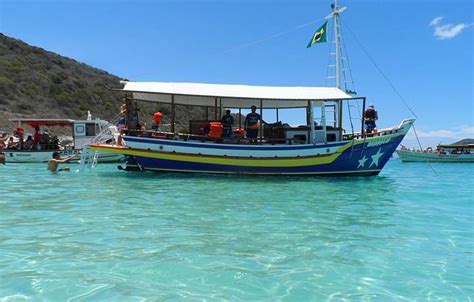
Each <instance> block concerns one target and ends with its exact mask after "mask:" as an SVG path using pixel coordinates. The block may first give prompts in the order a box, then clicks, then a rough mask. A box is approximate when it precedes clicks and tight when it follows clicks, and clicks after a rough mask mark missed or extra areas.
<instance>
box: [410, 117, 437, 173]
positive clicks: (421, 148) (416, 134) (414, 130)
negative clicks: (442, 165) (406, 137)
mask: <svg viewBox="0 0 474 302" xmlns="http://www.w3.org/2000/svg"><path fill="white" fill-rule="evenodd" d="M412 127H413V132H414V133H415V137H416V140H417V141H418V146H420V151H423V147H422V146H421V142H420V139H419V138H418V133H416V129H415V124H413V125H412ZM426 162H427V163H428V165H429V166H430V168H431V170H433V172H434V174H436V175H439V174H438V172H436V170H435V169H434V168H433V166H432V165H431V162H430V161H429V160H428V159H427V160H426Z"/></svg>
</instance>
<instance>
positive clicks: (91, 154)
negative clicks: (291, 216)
mask: <svg viewBox="0 0 474 302" xmlns="http://www.w3.org/2000/svg"><path fill="white" fill-rule="evenodd" d="M98 158H99V152H97V151H92V150H90V149H89V146H84V147H83V148H82V153H81V161H80V165H79V171H81V172H82V171H84V170H85V168H86V167H87V168H88V169H89V170H90V169H92V168H95V167H96V166H97V159H98Z"/></svg>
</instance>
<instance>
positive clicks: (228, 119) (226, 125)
mask: <svg viewBox="0 0 474 302" xmlns="http://www.w3.org/2000/svg"><path fill="white" fill-rule="evenodd" d="M221 122H222V126H223V134H222V136H224V137H230V136H232V126H233V125H234V117H233V116H232V115H230V110H226V111H225V115H224V116H223V117H222V119H221Z"/></svg>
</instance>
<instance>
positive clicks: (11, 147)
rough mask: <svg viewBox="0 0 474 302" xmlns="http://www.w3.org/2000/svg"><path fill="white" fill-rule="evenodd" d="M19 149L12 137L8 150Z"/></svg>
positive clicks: (9, 140)
mask: <svg viewBox="0 0 474 302" xmlns="http://www.w3.org/2000/svg"><path fill="white" fill-rule="evenodd" d="M17 148H18V144H17V143H16V142H15V141H14V140H13V136H10V138H9V139H8V144H7V149H10V150H16V149H17Z"/></svg>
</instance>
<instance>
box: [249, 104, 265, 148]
mask: <svg viewBox="0 0 474 302" xmlns="http://www.w3.org/2000/svg"><path fill="white" fill-rule="evenodd" d="M250 108H251V109H252V112H250V113H249V114H247V116H246V117H245V132H246V136H247V138H250V141H251V142H253V143H254V142H256V138H257V136H258V128H259V127H260V123H259V122H262V123H264V124H266V122H265V121H263V120H262V117H261V116H260V114H258V113H257V112H256V111H257V107H256V106H255V105H253V106H252V107H250Z"/></svg>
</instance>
